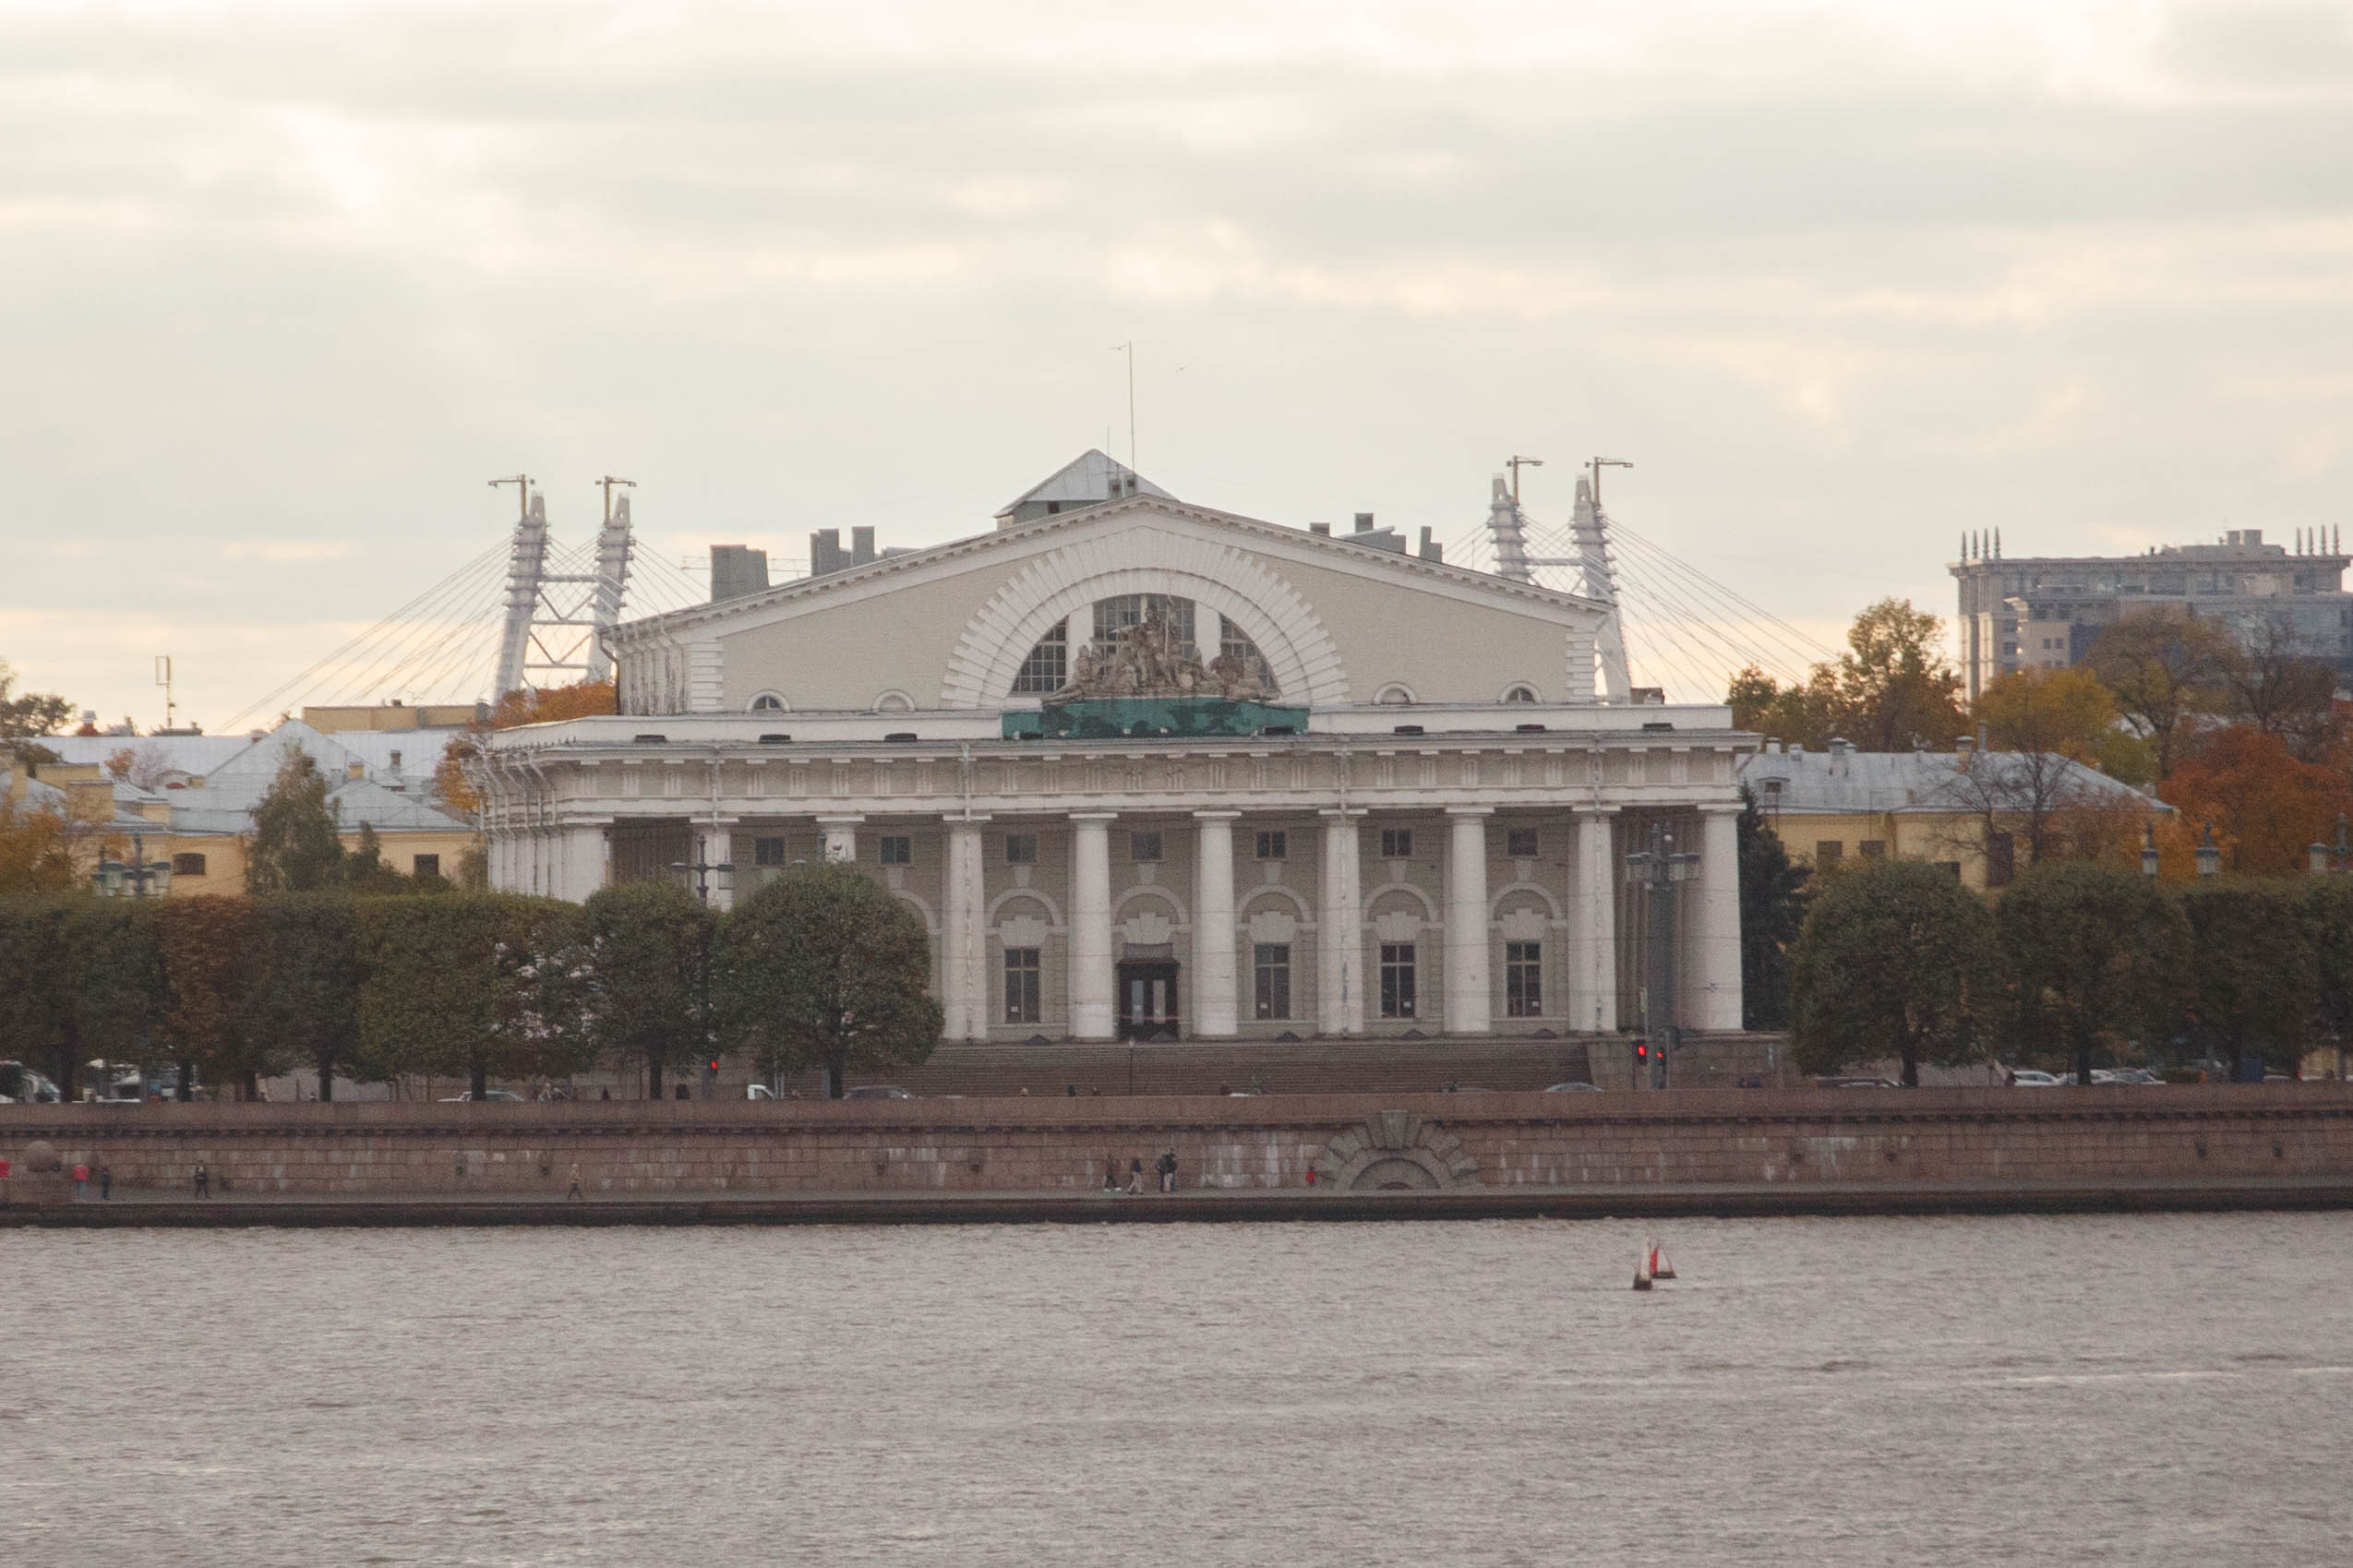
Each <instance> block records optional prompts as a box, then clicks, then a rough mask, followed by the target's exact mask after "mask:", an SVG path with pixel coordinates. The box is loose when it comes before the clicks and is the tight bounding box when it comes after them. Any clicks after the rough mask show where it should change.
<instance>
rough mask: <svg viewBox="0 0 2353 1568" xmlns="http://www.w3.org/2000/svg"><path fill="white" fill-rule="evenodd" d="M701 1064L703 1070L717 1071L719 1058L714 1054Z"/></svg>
mask: <svg viewBox="0 0 2353 1568" xmlns="http://www.w3.org/2000/svg"><path fill="white" fill-rule="evenodd" d="M703 1066H704V1069H705V1071H711V1072H716V1071H719V1059H718V1058H717V1057H715V1056H714V1057H713V1058H712V1059H710V1060H709V1061H708V1062H706V1063H704V1064H703Z"/></svg>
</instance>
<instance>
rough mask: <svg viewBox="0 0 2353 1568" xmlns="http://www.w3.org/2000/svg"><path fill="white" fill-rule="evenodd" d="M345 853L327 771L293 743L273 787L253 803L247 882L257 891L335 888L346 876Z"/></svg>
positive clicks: (247, 847)
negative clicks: (330, 800) (328, 784)
mask: <svg viewBox="0 0 2353 1568" xmlns="http://www.w3.org/2000/svg"><path fill="white" fill-rule="evenodd" d="M343 859H344V856H343V841H342V835H341V830H340V829H339V827H338V826H337V824H336V821H335V813H334V810H333V808H331V807H330V806H329V804H328V801H327V775H326V774H324V773H322V772H319V771H318V761H317V760H316V759H314V758H313V757H312V756H311V755H310V753H309V752H307V751H305V750H303V749H302V748H299V747H296V746H293V745H289V746H288V747H287V748H286V751H285V758H284V760H282V761H281V762H280V763H279V764H278V775H277V777H276V778H274V779H273V780H271V781H270V792H269V793H268V794H267V795H264V796H262V797H261V803H260V804H259V805H258V806H256V807H255V808H253V833H252V835H251V837H250V838H248V839H247V841H246V889H247V890H248V891H249V892H257V893H269V892H316V891H317V890H318V889H320V888H331V887H334V886H336V885H337V884H338V883H340V882H341V881H342V880H343Z"/></svg>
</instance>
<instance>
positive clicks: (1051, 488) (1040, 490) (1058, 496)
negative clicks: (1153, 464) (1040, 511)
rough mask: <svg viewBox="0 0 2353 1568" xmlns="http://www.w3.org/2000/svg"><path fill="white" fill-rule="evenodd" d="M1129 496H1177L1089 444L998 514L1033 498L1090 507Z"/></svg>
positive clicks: (1008, 503)
mask: <svg viewBox="0 0 2353 1568" xmlns="http://www.w3.org/2000/svg"><path fill="white" fill-rule="evenodd" d="M1129 496H1158V497H1160V498H1161V499H1162V500H1164V501H1173V500H1175V499H1176V497H1174V496H1171V495H1170V494H1169V493H1168V492H1167V491H1166V490H1163V489H1161V488H1160V487H1159V486H1158V485H1155V484H1153V483H1152V482H1151V481H1150V480H1148V479H1146V478H1145V477H1144V476H1143V475H1142V474H1140V473H1136V472H1135V471H1134V469H1132V468H1130V467H1128V466H1127V464H1125V463H1123V462H1121V461H1119V460H1118V459H1116V458H1113V457H1110V456H1109V455H1108V454H1106V453H1104V452H1103V451H1102V450H1101V449H1098V448H1095V447H1089V448H1087V449H1086V451H1085V452H1083V453H1081V454H1080V455H1079V456H1077V457H1075V458H1074V459H1072V460H1071V461H1069V462H1067V463H1064V464H1063V465H1062V467H1061V468H1059V469H1057V470H1055V471H1054V473H1051V474H1050V475H1049V476H1048V477H1046V478H1045V479H1044V480H1041V481H1040V482H1039V483H1038V484H1037V485H1032V486H1031V487H1030V488H1028V489H1026V490H1025V491H1023V492H1022V493H1021V494H1020V495H1018V496H1015V497H1014V498H1013V499H1012V500H1010V501H1007V502H1006V503H1005V504H1004V505H1003V506H1002V507H999V508H998V509H997V515H998V516H999V517H1003V516H1005V515H1006V514H1008V513H1010V512H1014V511H1017V510H1019V509H1021V508H1022V507H1024V506H1026V505H1027V504H1028V503H1029V502H1032V501H1056V502H1060V503H1061V504H1062V506H1064V507H1072V506H1080V507H1087V506H1093V505H1095V504H1096V503H1097V502H1098V501H1112V500H1122V499H1124V498H1125V497H1129Z"/></svg>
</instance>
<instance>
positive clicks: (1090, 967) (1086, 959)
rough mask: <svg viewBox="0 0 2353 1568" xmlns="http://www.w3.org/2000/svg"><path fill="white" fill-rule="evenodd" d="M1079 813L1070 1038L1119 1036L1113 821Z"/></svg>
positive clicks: (1073, 863)
mask: <svg viewBox="0 0 2353 1568" xmlns="http://www.w3.org/2000/svg"><path fill="white" fill-rule="evenodd" d="M1117 815H1118V813H1117V812H1115V811H1081V812H1075V813H1073V815H1072V817H1071V819H1070V827H1071V845H1070V1032H1071V1035H1072V1037H1073V1038H1074V1039H1080V1040H1109V1039H1112V1038H1114V1037H1116V1036H1117V1035H1118V1034H1119V1030H1118V1027H1117V1025H1116V1023H1115V1014H1114V1011H1113V1009H1112V1006H1111V832H1110V824H1111V819H1112V818H1114V817H1116V816H1117Z"/></svg>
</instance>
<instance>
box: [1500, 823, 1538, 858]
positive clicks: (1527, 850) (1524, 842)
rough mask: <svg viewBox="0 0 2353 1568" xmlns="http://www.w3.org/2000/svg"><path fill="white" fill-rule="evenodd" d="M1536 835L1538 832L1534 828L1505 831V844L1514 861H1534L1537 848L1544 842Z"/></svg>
mask: <svg viewBox="0 0 2353 1568" xmlns="http://www.w3.org/2000/svg"><path fill="white" fill-rule="evenodd" d="M1536 833H1537V830H1536V829H1534V828H1507V829H1505V830H1504V844H1505V846H1506V849H1507V853H1508V854H1509V855H1510V856H1511V858H1512V859H1514V860H1533V859H1535V858H1536V853H1537V848H1538V846H1539V844H1540V843H1541V842H1542V841H1541V840H1539V839H1538V838H1537V836H1536Z"/></svg>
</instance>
